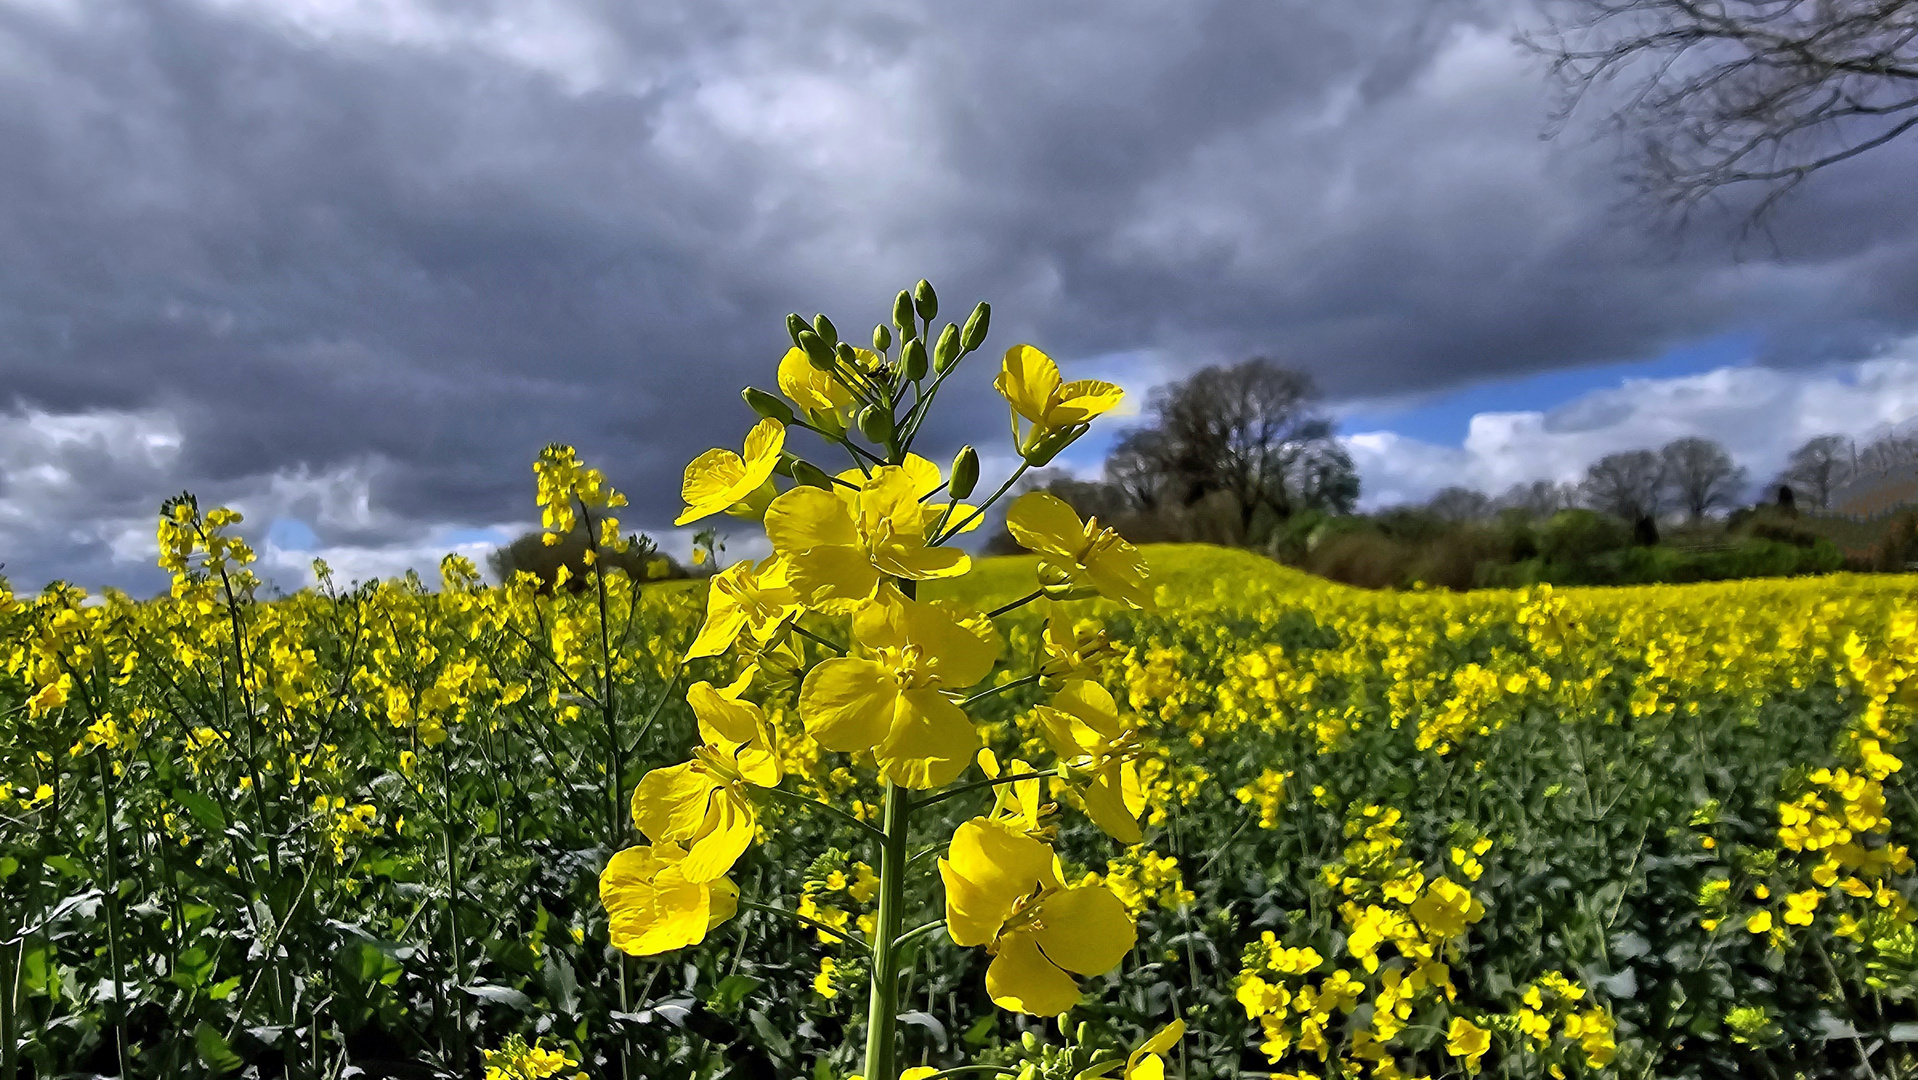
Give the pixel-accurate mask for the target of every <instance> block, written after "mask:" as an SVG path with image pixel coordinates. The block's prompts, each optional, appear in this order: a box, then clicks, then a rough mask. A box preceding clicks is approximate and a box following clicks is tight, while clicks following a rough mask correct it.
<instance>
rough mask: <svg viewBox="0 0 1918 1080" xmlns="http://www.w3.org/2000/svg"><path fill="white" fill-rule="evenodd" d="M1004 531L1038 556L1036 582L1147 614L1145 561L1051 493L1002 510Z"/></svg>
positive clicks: (1027, 496) (1149, 590)
mask: <svg viewBox="0 0 1918 1080" xmlns="http://www.w3.org/2000/svg"><path fill="white" fill-rule="evenodd" d="M1006 528H1007V529H1008V530H1010V531H1011V533H1012V538H1013V539H1014V540H1017V541H1019V543H1020V545H1021V546H1022V547H1024V548H1026V549H1027V550H1029V551H1034V552H1037V553H1038V555H1039V580H1040V582H1041V583H1043V584H1045V585H1047V586H1049V587H1057V588H1072V587H1075V586H1078V587H1083V586H1090V587H1091V588H1093V589H1096V590H1098V592H1099V594H1100V595H1101V596H1104V597H1106V598H1107V599H1109V600H1118V601H1120V602H1122V603H1126V604H1130V605H1132V606H1133V607H1136V608H1145V609H1147V610H1150V609H1151V608H1152V607H1153V606H1154V604H1153V600H1152V588H1151V586H1150V585H1148V584H1147V583H1146V574H1147V571H1146V565H1145V559H1144V558H1143V557H1142V556H1140V554H1139V549H1137V548H1135V547H1133V546H1132V545H1131V544H1128V543H1126V541H1125V540H1124V539H1122V538H1121V537H1120V536H1119V534H1118V533H1116V532H1113V531H1112V530H1111V529H1102V528H1100V527H1099V519H1098V518H1093V519H1092V520H1090V521H1084V522H1082V521H1080V520H1079V515H1078V514H1077V513H1076V512H1074V511H1073V509H1072V507H1070V506H1068V505H1066V503H1065V501H1064V500H1062V499H1060V498H1059V497H1058V496H1056V495H1050V494H1047V493H1046V492H1043V491H1029V492H1027V493H1026V494H1024V495H1021V496H1019V498H1018V499H1017V500H1015V501H1014V502H1013V504H1012V508H1011V509H1010V510H1008V511H1006Z"/></svg>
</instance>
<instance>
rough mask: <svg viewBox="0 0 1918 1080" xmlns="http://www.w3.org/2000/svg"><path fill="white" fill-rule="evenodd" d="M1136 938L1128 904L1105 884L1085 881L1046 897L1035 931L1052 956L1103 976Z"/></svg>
mask: <svg viewBox="0 0 1918 1080" xmlns="http://www.w3.org/2000/svg"><path fill="white" fill-rule="evenodd" d="M1137 936H1138V931H1137V929H1136V928H1135V927H1134V926H1133V924H1132V916H1130V915H1128V914H1127V913H1126V909H1125V904H1124V903H1122V902H1121V901H1120V900H1119V898H1118V897H1116V896H1114V895H1112V892H1111V891H1110V890H1108V889H1107V888H1105V887H1104V886H1103V885H1081V886H1079V887H1077V888H1073V889H1067V890H1066V891H1064V892H1062V893H1055V894H1054V895H1052V896H1049V897H1047V898H1046V899H1045V901H1044V904H1043V906H1042V907H1041V908H1040V915H1039V927H1038V929H1036V930H1034V931H1033V939H1034V940H1035V941H1037V942H1038V944H1039V948H1040V949H1041V950H1042V951H1044V952H1045V954H1046V958H1047V959H1048V960H1051V961H1052V962H1053V963H1055V964H1057V965H1059V966H1060V967H1062V968H1064V969H1066V970H1067V971H1075V972H1078V973H1079V974H1081V975H1103V974H1105V973H1106V972H1108V971H1111V970H1112V969H1113V968H1115V967H1118V966H1119V961H1121V960H1123V959H1125V954H1126V953H1128V952H1130V951H1132V943H1133V941H1134V939H1135V938H1136V937H1137Z"/></svg>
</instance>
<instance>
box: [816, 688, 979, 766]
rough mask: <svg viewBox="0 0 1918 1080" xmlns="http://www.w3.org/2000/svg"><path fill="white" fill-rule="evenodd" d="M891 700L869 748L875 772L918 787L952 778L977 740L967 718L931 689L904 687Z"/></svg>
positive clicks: (975, 748)
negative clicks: (888, 717)
mask: <svg viewBox="0 0 1918 1080" xmlns="http://www.w3.org/2000/svg"><path fill="white" fill-rule="evenodd" d="M897 700H898V706H897V708H896V709H895V711H894V713H893V720H892V730H891V731H890V732H889V733H888V734H887V736H886V737H885V739H884V740H882V741H881V742H880V743H879V745H878V746H876V747H874V748H873V757H874V759H875V760H877V761H878V762H879V774H880V775H881V776H882V777H884V778H885V779H886V780H888V781H890V782H891V783H894V784H899V785H901V786H902V787H909V788H916V789H920V790H924V789H926V788H937V787H945V786H946V785H947V784H950V783H952V782H953V781H954V780H957V779H958V778H959V774H960V773H963V772H965V771H966V769H967V767H968V766H970V765H971V764H972V758H973V755H974V754H977V753H978V752H979V747H980V746H981V745H983V742H982V740H981V739H980V738H979V729H978V728H976V727H974V726H973V724H972V718H971V717H968V716H967V715H966V713H965V710H964V709H961V708H960V707H959V706H957V705H955V704H953V703H952V702H951V701H948V700H947V699H946V698H945V697H943V696H941V695H940V693H939V692H938V691H937V690H907V691H905V692H904V693H901V694H899V696H898V699H897ZM823 741H824V740H821V742H822V743H823Z"/></svg>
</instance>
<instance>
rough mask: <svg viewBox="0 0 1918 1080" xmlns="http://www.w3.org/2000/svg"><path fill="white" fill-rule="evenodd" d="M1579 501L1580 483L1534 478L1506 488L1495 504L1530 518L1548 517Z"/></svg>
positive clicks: (1568, 508) (1575, 504)
mask: <svg viewBox="0 0 1918 1080" xmlns="http://www.w3.org/2000/svg"><path fill="white" fill-rule="evenodd" d="M1578 503H1579V498H1578V485H1576V484H1561V483H1558V482H1557V481H1554V480H1534V481H1532V482H1531V483H1529V484H1513V485H1512V486H1511V487H1509V488H1506V489H1505V493H1504V494H1502V495H1500V496H1499V497H1498V498H1497V500H1495V502H1494V505H1495V506H1496V507H1497V508H1498V509H1500V510H1516V511H1518V512H1519V513H1521V514H1523V515H1524V516H1525V517H1528V518H1547V517H1551V516H1552V515H1553V514H1556V513H1558V512H1559V511H1560V510H1570V509H1571V508H1573V507H1575V506H1577V505H1578Z"/></svg>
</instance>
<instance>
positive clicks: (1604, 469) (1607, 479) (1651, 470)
mask: <svg viewBox="0 0 1918 1080" xmlns="http://www.w3.org/2000/svg"><path fill="white" fill-rule="evenodd" d="M1663 487H1664V472H1663V470H1662V469H1661V468H1660V465H1659V459H1658V455H1657V454H1655V453H1653V452H1652V451H1650V450H1627V451H1624V452H1623V453H1617V454H1606V455H1605V456H1604V457H1602V458H1599V459H1598V460H1597V461H1595V462H1593V463H1592V465H1591V467H1590V468H1588V469H1586V470H1585V480H1584V482H1583V483H1581V484H1579V486H1578V490H1579V496H1580V498H1582V499H1583V500H1584V502H1585V505H1587V506H1589V507H1591V508H1592V509H1594V510H1597V511H1599V512H1600V513H1605V514H1610V515H1612V516H1613V517H1615V518H1618V519H1619V520H1621V521H1628V522H1634V523H1635V522H1637V521H1638V520H1639V519H1640V518H1652V517H1657V516H1658V511H1659V510H1660V509H1661V508H1662V506H1663V502H1662V499H1661V495H1662V491H1661V489H1662V488H1663Z"/></svg>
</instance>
